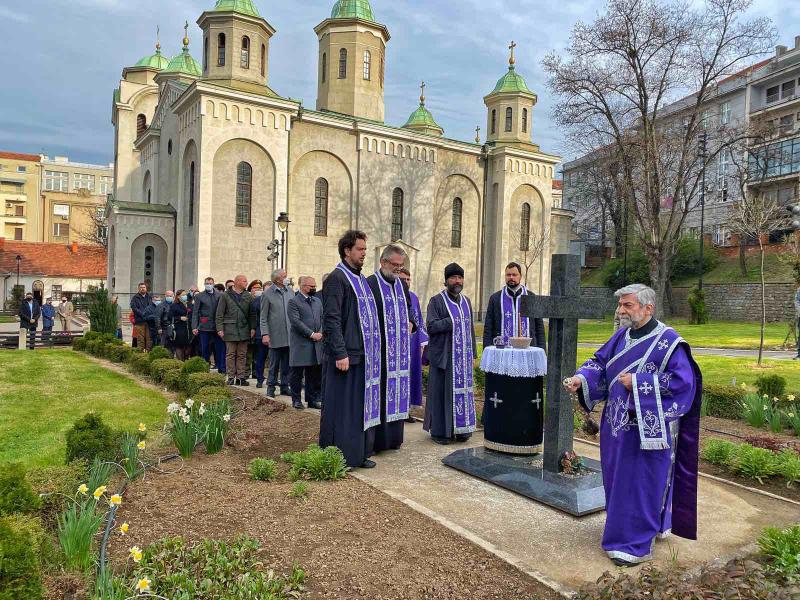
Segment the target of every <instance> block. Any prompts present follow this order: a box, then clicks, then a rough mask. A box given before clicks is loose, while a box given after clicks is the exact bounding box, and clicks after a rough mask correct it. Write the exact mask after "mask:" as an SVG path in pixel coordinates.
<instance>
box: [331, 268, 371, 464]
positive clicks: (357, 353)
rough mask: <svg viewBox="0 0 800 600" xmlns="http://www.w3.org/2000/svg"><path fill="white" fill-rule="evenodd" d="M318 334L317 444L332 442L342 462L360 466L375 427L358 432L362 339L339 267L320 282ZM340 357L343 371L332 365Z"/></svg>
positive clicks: (361, 409) (360, 423)
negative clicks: (320, 364)
mask: <svg viewBox="0 0 800 600" xmlns="http://www.w3.org/2000/svg"><path fill="white" fill-rule="evenodd" d="M345 266H347V267H348V268H350V267H349V266H348V265H347V263H345ZM351 270H352V271H353V272H354V273H359V272H360V270H355V269H351ZM322 333H323V335H324V340H325V342H324V354H323V363H324V377H325V382H324V387H323V401H322V419H321V420H320V428H319V445H320V446H322V447H323V448H325V447H327V446H336V447H337V448H339V449H340V450H341V451H342V453H343V454H344V456H345V459H346V460H347V464H348V466H350V467H360V466H361V465H362V464H363V463H364V461H365V460H366V459H367V458H369V457H370V456H371V455H372V454H373V453H374V452H373V446H374V441H375V428H374V427H373V428H370V429H368V430H366V431H364V360H363V359H364V341H363V339H362V337H361V321H360V317H359V315H358V300H357V298H356V294H355V292H354V291H353V288H352V287H351V286H350V282H349V281H348V280H347V276H346V275H345V274H344V273H342V272H341V271H340V270H339V269H334V270H333V272H332V273H331V274H330V276H329V277H328V278H327V279H326V280H325V294H324V300H323V318H322ZM343 358H349V359H350V368H349V369H348V370H347V371H340V370H339V369H337V368H336V361H337V360H341V359H343Z"/></svg>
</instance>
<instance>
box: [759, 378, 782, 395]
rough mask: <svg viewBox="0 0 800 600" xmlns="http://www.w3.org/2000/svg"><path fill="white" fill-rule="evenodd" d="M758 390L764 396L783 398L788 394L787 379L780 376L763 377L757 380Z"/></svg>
mask: <svg viewBox="0 0 800 600" xmlns="http://www.w3.org/2000/svg"><path fill="white" fill-rule="evenodd" d="M756 388H757V389H758V393H759V394H761V395H762V396H764V395H767V396H769V397H770V398H781V397H782V396H783V394H784V393H786V379H784V378H783V377H781V376H780V375H761V376H759V377H758V379H756Z"/></svg>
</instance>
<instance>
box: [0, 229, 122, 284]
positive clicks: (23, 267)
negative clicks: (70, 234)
mask: <svg viewBox="0 0 800 600" xmlns="http://www.w3.org/2000/svg"><path fill="white" fill-rule="evenodd" d="M73 249H75V250H76V251H75V252H73ZM18 255H19V256H21V257H22V261H21V262H20V265H19V272H20V274H22V275H38V276H41V277H70V278H73V279H105V278H106V276H107V274H108V273H107V268H108V258H107V254H106V249H105V248H103V247H102V246H89V245H83V244H72V245H67V244H48V243H41V242H15V241H13V240H7V239H5V238H0V274H3V273H14V274H16V272H17V260H16V259H17V256H18Z"/></svg>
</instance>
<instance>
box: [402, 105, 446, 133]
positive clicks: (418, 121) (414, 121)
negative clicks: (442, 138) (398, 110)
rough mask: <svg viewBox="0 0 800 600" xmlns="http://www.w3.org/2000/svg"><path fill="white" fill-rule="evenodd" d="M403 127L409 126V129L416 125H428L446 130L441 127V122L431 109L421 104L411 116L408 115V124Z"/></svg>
mask: <svg viewBox="0 0 800 600" xmlns="http://www.w3.org/2000/svg"><path fill="white" fill-rule="evenodd" d="M403 127H407V128H409V129H412V128H415V127H428V128H431V129H441V130H442V131H444V130H443V129H442V128H441V127H439V124H438V123H437V122H436V120H435V119H434V118H433V115H432V114H431V111H429V110H428V109H427V108H425V107H424V106H420V107H419V108H418V109H417V110H415V111H414V112H413V113H411V116H410V117H408V121H406V124H405V125H403Z"/></svg>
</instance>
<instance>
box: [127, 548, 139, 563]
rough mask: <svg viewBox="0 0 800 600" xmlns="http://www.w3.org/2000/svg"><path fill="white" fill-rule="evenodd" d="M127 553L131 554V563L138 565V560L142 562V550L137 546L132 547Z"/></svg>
mask: <svg viewBox="0 0 800 600" xmlns="http://www.w3.org/2000/svg"><path fill="white" fill-rule="evenodd" d="M129 552H130V553H131V558H132V559H133V562H136V563H138V562H139V561H140V560H142V549H141V548H139V546H134V547H133V548H131V549H130V550H129Z"/></svg>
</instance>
